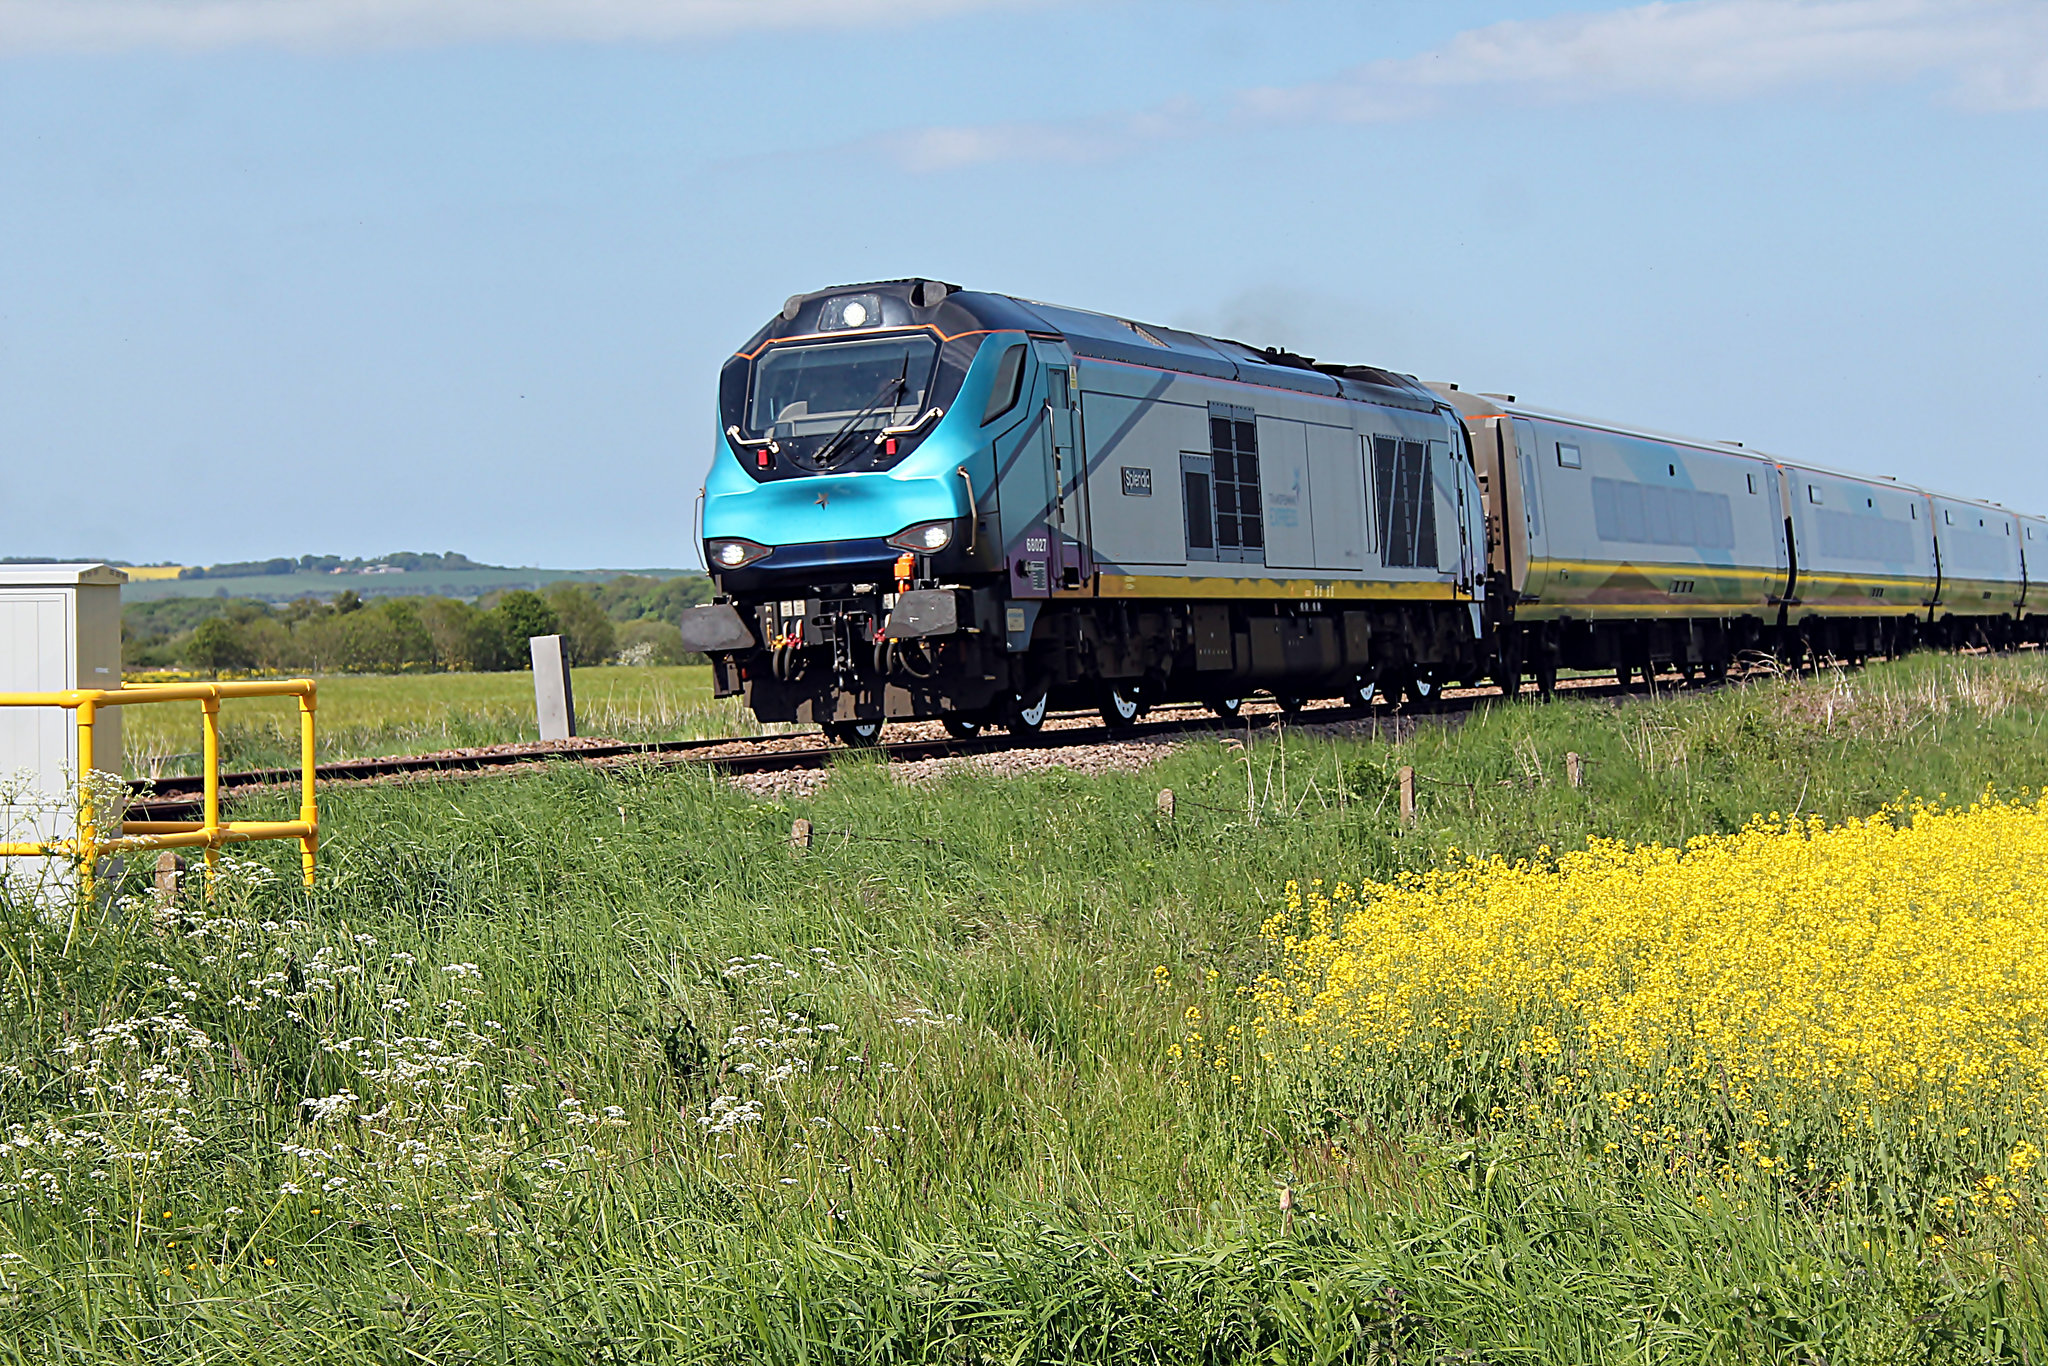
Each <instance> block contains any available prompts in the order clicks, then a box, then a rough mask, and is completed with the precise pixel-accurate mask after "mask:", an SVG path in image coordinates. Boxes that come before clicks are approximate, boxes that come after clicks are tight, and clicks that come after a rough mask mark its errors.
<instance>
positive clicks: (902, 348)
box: [747, 333, 939, 440]
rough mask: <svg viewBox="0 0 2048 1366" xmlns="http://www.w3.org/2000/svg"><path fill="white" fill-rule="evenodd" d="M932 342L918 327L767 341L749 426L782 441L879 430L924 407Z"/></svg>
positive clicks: (935, 349)
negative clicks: (865, 335) (801, 342)
mask: <svg viewBox="0 0 2048 1366" xmlns="http://www.w3.org/2000/svg"><path fill="white" fill-rule="evenodd" d="M938 358H939V344H938V343H937V342H936V341H934V340H932V338H930V337H929V336H926V335H925V334H923V333H914V334H912V335H909V336H898V337H888V338H877V339H875V340H873V341H857V342H824V343H820V344H817V345H812V346H774V347H770V348H769V349H768V351H767V352H766V353H765V354H764V355H763V356H762V357H761V358H760V359H759V360H757V361H755V362H754V401H753V403H752V405H750V407H749V409H748V419H747V420H748V425H749V427H750V428H751V429H752V430H753V431H755V432H757V433H760V434H761V435H764V436H774V437H779V438H782V439H784V440H788V439H793V438H796V437H804V436H830V435H832V434H833V433H834V432H837V431H838V430H839V429H840V428H841V427H843V426H849V425H850V426H851V428H852V430H854V431H868V430H875V431H879V430H881V429H882V428H883V427H890V426H895V425H898V424H900V423H904V422H909V421H911V420H913V419H914V418H915V417H916V416H917V415H918V414H919V413H921V412H923V411H924V402H925V395H926V392H927V391H928V390H929V389H930V388H931V382H932V371H933V368H934V366H935V365H936V364H937V363H938Z"/></svg>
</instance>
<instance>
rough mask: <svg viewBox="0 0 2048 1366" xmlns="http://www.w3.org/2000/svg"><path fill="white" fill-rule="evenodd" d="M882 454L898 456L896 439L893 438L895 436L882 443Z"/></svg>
mask: <svg viewBox="0 0 2048 1366" xmlns="http://www.w3.org/2000/svg"><path fill="white" fill-rule="evenodd" d="M882 454H883V455H894V454H896V438H895V437H893V436H892V437H890V438H889V439H888V440H887V441H884V442H883V443H882Z"/></svg>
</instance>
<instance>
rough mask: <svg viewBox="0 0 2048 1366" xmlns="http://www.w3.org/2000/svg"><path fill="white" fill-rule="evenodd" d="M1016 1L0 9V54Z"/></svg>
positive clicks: (483, 34)
mask: <svg viewBox="0 0 2048 1366" xmlns="http://www.w3.org/2000/svg"><path fill="white" fill-rule="evenodd" d="M1020 2H1021V0H0V53H20V52H33V51H51V50H56V51H80V50H82V51H118V50H121V49H126V48H165V49H172V50H204V49H208V48H223V47H239V46H271V47H284V48H299V49H331V48H341V49H351V48H385V47H412V46H423V45H432V44H438V43H462V42H492V41H511V42H536V41H570V42H623V41H630V40H641V41H647V40H653V41H667V40H674V39H685V38H699V37H717V36H720V35H723V34H729V33H735V32H739V31H741V30H746V29H773V28H797V27H832V26H839V27H851V26H858V25H868V24H884V23H887V24H905V23H911V22H915V21H917V20H919V19H928V18H934V17H938V16H943V15H948V14H956V13H961V12H965V11H971V10H978V9H992V8H998V7H1001V6H1005V5H1014V4H1016V3H1020Z"/></svg>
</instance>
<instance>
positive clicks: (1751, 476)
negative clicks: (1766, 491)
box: [1744, 470, 1756, 493]
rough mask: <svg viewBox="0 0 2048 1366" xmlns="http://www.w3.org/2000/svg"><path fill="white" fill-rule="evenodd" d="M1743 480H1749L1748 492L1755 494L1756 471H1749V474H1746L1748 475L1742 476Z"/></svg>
mask: <svg viewBox="0 0 2048 1366" xmlns="http://www.w3.org/2000/svg"><path fill="white" fill-rule="evenodd" d="M1744 478H1746V479H1748V480H1749V491H1750V492H1751V493H1755V492H1756V471H1755V470H1751V471H1749V472H1748V474H1746V475H1745V476H1744Z"/></svg>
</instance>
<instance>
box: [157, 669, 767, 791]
mask: <svg viewBox="0 0 2048 1366" xmlns="http://www.w3.org/2000/svg"><path fill="white" fill-rule="evenodd" d="M573 686H574V688H575V693H576V713H577V720H578V729H579V731H580V732H581V733H582V734H585V735H595V736H605V737H609V738H612V739H619V740H629V741H653V740H696V739H707V738H717V737H720V736H729V735H752V734H755V733H757V732H759V731H760V730H761V729H763V728H762V727H761V726H759V725H758V724H757V723H756V722H755V721H754V719H753V717H752V716H751V715H750V714H749V713H747V712H746V711H745V710H744V709H743V708H741V707H740V706H739V704H738V702H737V701H736V700H735V699H730V698H728V699H719V698H714V697H713V696H712V695H711V671H710V669H708V668H706V667H704V666H701V665H680V666H623V665H615V666H609V667H604V668H589V669H577V670H574V671H573ZM295 705H296V704H295V703H293V702H292V700H291V699H289V698H285V699H275V698H248V699H242V700H237V701H231V702H228V703H226V704H225V705H224V706H223V707H222V709H221V754H222V762H223V763H225V764H226V765H227V766H229V767H231V768H261V767H271V766H277V765H290V764H294V763H296V762H297V761H298V753H299V751H298V744H299V741H298V734H299V732H298V716H297V713H296V711H295V710H294V707H295ZM123 723H124V742H125V746H126V750H127V767H128V772H129V773H131V774H134V775H136V776H139V777H159V776H165V775H171V774H184V773H193V772H197V771H198V770H197V767H196V764H197V761H198V750H199V712H198V708H197V706H196V705H192V706H186V705H170V704H165V705H159V706H151V707H131V708H129V709H128V710H127V712H126V713H125V714H124V716H123ZM318 733H319V745H320V757H321V758H322V759H323V760H335V759H360V758H369V757H373V756H378V755H386V754H417V753H425V752H430V751H434V750H442V749H459V748H467V747H471V746H477V745H495V744H504V743H508V742H512V741H519V740H537V739H539V738H540V732H539V729H538V723H537V722H536V720H535V718H534V702H533V676H532V675H531V674H524V673H442V674H395V675H375V674H337V675H333V676H331V677H327V678H323V679H321V680H320V693H319V729H318Z"/></svg>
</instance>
